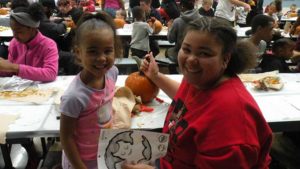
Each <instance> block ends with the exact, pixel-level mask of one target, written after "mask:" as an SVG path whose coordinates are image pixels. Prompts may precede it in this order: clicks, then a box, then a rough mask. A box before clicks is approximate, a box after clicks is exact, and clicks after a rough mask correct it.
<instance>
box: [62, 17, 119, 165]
mask: <svg viewBox="0 0 300 169" xmlns="http://www.w3.org/2000/svg"><path fill="white" fill-rule="evenodd" d="M117 42H118V41H117V36H116V31H115V27H114V24H113V20H112V18H111V17H110V16H108V14H105V13H97V14H95V15H93V14H85V15H84V16H83V17H82V18H81V20H80V21H79V24H78V29H77V30H76V35H75V47H74V51H75V54H76V56H77V58H76V59H77V61H78V63H79V64H80V66H81V67H82V71H81V72H80V73H79V74H78V75H77V76H76V77H75V79H74V80H73V82H72V83H71V84H70V86H69V88H68V89H67V90H66V92H65V94H64V95H63V96H62V98H61V105H60V112H61V121H60V138H61V144H62V148H63V157H62V165H63V168H65V169H69V168H81V169H96V168H97V150H98V148H97V147H98V138H99V134H100V129H101V128H107V127H109V126H110V125H111V119H112V117H111V112H112V98H113V95H114V93H113V91H114V87H115V82H116V80H117V75H118V70H117V68H116V67H115V66H113V64H114V58H115V57H116V56H120V53H121V52H120V51H119V49H121V48H120V45H119V43H117Z"/></svg>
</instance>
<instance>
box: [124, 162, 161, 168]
mask: <svg viewBox="0 0 300 169" xmlns="http://www.w3.org/2000/svg"><path fill="white" fill-rule="evenodd" d="M121 168H122V169H155V167H153V166H151V165H147V164H135V163H128V162H124V163H123V164H122V165H121Z"/></svg>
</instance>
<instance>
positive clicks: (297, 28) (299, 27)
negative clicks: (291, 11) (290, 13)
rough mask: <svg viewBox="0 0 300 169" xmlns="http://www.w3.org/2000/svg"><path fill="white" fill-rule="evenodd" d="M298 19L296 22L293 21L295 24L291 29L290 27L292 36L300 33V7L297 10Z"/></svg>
mask: <svg viewBox="0 0 300 169" xmlns="http://www.w3.org/2000/svg"><path fill="white" fill-rule="evenodd" d="M297 15H298V17H297V19H296V22H294V23H293V25H292V26H291V29H290V36H293V35H296V36H298V35H300V9H299V10H298V11H297Z"/></svg>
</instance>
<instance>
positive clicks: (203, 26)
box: [184, 17, 256, 76]
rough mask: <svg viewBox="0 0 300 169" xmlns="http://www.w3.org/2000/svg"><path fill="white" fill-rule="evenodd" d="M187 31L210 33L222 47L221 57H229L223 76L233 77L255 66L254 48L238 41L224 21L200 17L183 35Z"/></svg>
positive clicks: (191, 23) (230, 27) (234, 33)
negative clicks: (228, 55)
mask: <svg viewBox="0 0 300 169" xmlns="http://www.w3.org/2000/svg"><path fill="white" fill-rule="evenodd" d="M189 31H201V32H207V33H210V34H211V35H212V37H214V38H216V39H217V41H218V42H219V43H220V44H221V45H222V46H223V49H222V55H226V54H230V55H231V58H230V61H229V63H228V65H227V68H226V70H225V74H227V75H229V76H233V75H235V74H238V73H242V72H244V71H245V70H247V69H249V68H253V67H254V66H255V65H256V58H255V51H256V50H255V49H256V48H255V46H254V45H253V44H252V43H250V42H248V41H238V40H237V34H236V31H235V30H234V29H233V28H232V26H231V25H229V24H228V23H227V22H225V21H224V20H222V19H219V18H212V17H202V18H199V19H197V20H194V21H192V22H190V23H189V26H188V28H187V29H186V31H185V35H186V34H187V33H188V32H189ZM185 35H184V36H185Z"/></svg>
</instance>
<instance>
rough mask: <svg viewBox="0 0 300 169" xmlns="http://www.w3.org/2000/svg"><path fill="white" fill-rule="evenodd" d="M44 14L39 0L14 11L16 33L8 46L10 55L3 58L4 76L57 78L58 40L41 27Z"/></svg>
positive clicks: (1, 70) (0, 64) (1, 69)
mask: <svg viewBox="0 0 300 169" xmlns="http://www.w3.org/2000/svg"><path fill="white" fill-rule="evenodd" d="M44 15H45V14H44V11H43V10H42V8H41V5H40V4H38V3H33V4H31V5H30V6H28V7H17V8H15V9H14V10H13V11H11V13H10V27H11V29H12V32H13V33H14V34H13V36H14V37H13V39H12V40H11V41H10V44H9V47H8V51H9V54H8V59H7V60H5V59H2V58H0V77H3V76H12V75H17V76H19V77H21V78H24V79H29V80H34V81H42V82H50V81H54V80H55V79H56V76H57V73H58V51H57V46H56V43H55V42H54V41H53V40H52V39H50V38H48V37H46V36H44V35H43V34H42V33H41V32H40V31H39V30H38V28H39V25H40V22H41V20H42V19H43V17H44Z"/></svg>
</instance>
